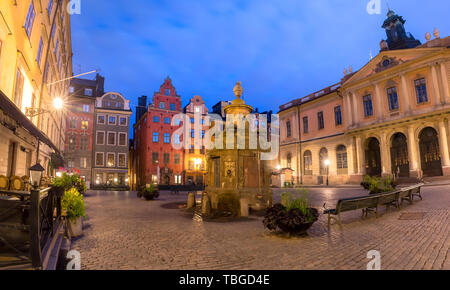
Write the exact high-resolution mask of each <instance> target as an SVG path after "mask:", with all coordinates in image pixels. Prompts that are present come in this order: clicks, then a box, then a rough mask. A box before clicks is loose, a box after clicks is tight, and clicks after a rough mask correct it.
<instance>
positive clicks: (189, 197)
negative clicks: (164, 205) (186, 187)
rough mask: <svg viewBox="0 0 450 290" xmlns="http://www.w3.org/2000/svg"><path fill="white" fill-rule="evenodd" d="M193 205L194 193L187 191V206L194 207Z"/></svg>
mask: <svg viewBox="0 0 450 290" xmlns="http://www.w3.org/2000/svg"><path fill="white" fill-rule="evenodd" d="M194 207H195V193H192V192H191V193H189V195H188V201H187V208H188V209H189V208H194Z"/></svg>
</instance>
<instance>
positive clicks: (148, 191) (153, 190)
mask: <svg viewBox="0 0 450 290" xmlns="http://www.w3.org/2000/svg"><path fill="white" fill-rule="evenodd" d="M140 195H141V196H143V197H144V198H145V199H146V200H153V199H155V198H158V197H159V191H158V187H156V186H155V185H153V184H152V185H150V187H145V188H144V189H142V191H141V192H140Z"/></svg>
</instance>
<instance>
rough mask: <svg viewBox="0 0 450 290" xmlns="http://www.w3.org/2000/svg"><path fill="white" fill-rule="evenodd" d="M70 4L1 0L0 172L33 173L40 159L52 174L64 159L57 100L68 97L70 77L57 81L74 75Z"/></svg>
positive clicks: (65, 0) (63, 0) (64, 1)
mask: <svg viewBox="0 0 450 290" xmlns="http://www.w3.org/2000/svg"><path fill="white" fill-rule="evenodd" d="M67 4H68V0H61V1H57V0H21V1H12V0H2V1H0V98H1V104H2V106H1V110H0V119H1V121H2V122H1V123H2V125H0V152H1V153H0V175H7V176H13V175H16V176H23V175H28V168H29V167H30V166H31V165H33V164H35V163H36V161H40V162H41V165H43V166H44V167H45V169H46V173H47V174H48V175H51V174H53V173H54V171H53V170H51V169H52V164H53V167H55V166H57V165H56V163H57V162H55V161H57V160H61V158H55V156H57V155H59V156H61V151H62V150H63V148H64V141H65V140H64V126H65V122H62V121H63V118H64V110H61V111H55V110H54V109H53V100H54V99H55V98H62V99H64V98H65V96H67V95H68V86H69V81H62V82H58V81H60V80H64V79H65V78H68V77H70V76H71V75H72V49H71V33H70V15H69V14H68V13H67V11H66V7H67ZM52 24H54V25H52ZM52 27H53V29H52ZM54 82H58V83H56V84H53V85H50V84H52V83H54ZM61 132H62V134H61ZM38 139H39V140H40V142H39V145H40V146H38V142H37V140H38ZM38 148H39V157H38V158H36V152H37V149H38ZM53 153H56V155H55V154H53ZM52 156H53V157H52ZM51 159H53V162H51Z"/></svg>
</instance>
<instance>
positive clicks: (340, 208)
mask: <svg viewBox="0 0 450 290" xmlns="http://www.w3.org/2000/svg"><path fill="white" fill-rule="evenodd" d="M422 186H423V184H417V185H414V186H411V187H406V188H402V189H399V190H396V191H393V192H388V193H381V194H374V195H370V196H360V197H353V198H345V199H340V200H339V201H338V203H337V205H336V208H335V209H327V208H325V204H324V208H325V210H324V214H327V215H328V227H330V225H331V220H335V221H336V222H337V223H338V224H339V226H342V223H341V213H342V212H346V211H352V210H359V209H360V210H362V217H363V218H366V217H367V216H368V214H369V213H373V214H375V217H378V208H379V207H380V206H386V210H387V211H388V210H389V209H390V207H391V206H394V207H396V208H400V207H401V205H402V204H403V201H405V200H406V201H409V202H410V203H413V200H414V197H419V198H420V199H421V200H422V199H423V198H422V195H421V193H420V189H421V187H422ZM336 217H337V218H336Z"/></svg>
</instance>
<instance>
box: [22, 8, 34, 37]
mask: <svg viewBox="0 0 450 290" xmlns="http://www.w3.org/2000/svg"><path fill="white" fill-rule="evenodd" d="M34 16H35V11H34V5H33V1H31V4H30V8H28V14H27V19H26V20H25V25H24V27H25V31H26V32H27V35H28V38H31V30H32V29H33V23H34Z"/></svg>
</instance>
